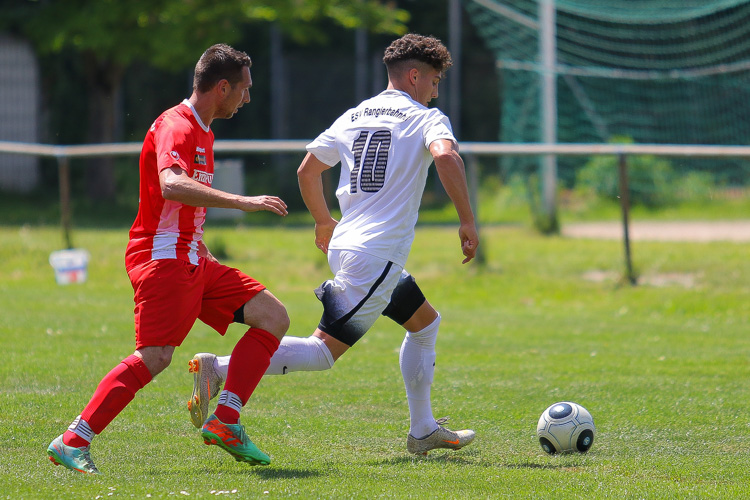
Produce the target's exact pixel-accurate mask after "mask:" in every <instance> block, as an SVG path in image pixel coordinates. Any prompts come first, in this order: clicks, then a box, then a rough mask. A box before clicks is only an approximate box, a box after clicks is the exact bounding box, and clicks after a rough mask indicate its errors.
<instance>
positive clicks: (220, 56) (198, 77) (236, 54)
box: [193, 43, 253, 92]
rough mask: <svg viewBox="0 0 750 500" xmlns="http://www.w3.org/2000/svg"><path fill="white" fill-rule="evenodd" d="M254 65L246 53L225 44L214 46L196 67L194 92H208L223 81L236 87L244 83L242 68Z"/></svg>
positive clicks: (204, 54)
mask: <svg viewBox="0 0 750 500" xmlns="http://www.w3.org/2000/svg"><path fill="white" fill-rule="evenodd" d="M252 65H253V62H252V61H251V60H250V56H248V55H247V54H245V53H244V52H241V51H239V50H236V49H233V48H232V47H230V46H229V45H227V44H225V43H217V44H216V45H212V46H210V47H209V48H208V49H206V51H205V52H204V53H203V55H202V56H201V58H200V59H198V64H196V65H195V76H194V77H193V90H197V91H198V92H208V91H209V90H211V89H212V88H213V87H214V86H215V85H216V84H217V83H219V81H221V80H227V81H228V82H229V83H230V84H231V85H235V84H236V83H238V82H241V81H242V68H244V67H245V66H247V67H248V68H249V67H250V66H252Z"/></svg>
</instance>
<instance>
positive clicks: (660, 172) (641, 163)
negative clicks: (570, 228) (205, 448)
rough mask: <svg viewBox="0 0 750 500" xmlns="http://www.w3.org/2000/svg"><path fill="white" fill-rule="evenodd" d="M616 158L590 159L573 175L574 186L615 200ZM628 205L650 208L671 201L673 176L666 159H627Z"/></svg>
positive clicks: (616, 189) (618, 190) (650, 156)
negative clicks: (574, 178) (574, 176)
mask: <svg viewBox="0 0 750 500" xmlns="http://www.w3.org/2000/svg"><path fill="white" fill-rule="evenodd" d="M614 142H618V143H628V144H629V143H632V142H633V141H632V139H629V138H624V139H623V138H619V139H617V140H615V141H614ZM618 163H619V158H618V157H617V156H614V155H607V156H594V157H592V158H591V160H589V161H588V162H587V163H586V164H585V165H584V166H583V167H582V168H581V169H580V170H579V171H578V174H577V175H576V186H577V187H578V188H580V189H584V190H587V191H592V192H594V193H595V194H596V195H598V196H601V197H603V198H608V199H612V200H617V199H618V198H619V196H620V187H619V173H618ZM627 169H628V185H629V187H630V202H631V204H633V205H644V206H647V207H650V208H654V207H659V206H664V205H668V204H670V203H671V202H672V201H674V199H675V189H674V181H675V174H674V170H673V168H672V164H671V163H670V161H669V160H667V159H666V158H661V157H657V156H653V155H631V156H628V157H627Z"/></svg>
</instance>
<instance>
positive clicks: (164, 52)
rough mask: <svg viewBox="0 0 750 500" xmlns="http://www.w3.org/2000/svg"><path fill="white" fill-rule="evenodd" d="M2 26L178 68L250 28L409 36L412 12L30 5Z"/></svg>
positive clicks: (346, 6) (15, 6)
mask: <svg viewBox="0 0 750 500" xmlns="http://www.w3.org/2000/svg"><path fill="white" fill-rule="evenodd" d="M5 12H6V15H5V20H4V21H0V23H2V24H5V26H6V27H9V28H11V29H13V30H14V31H17V32H19V33H20V34H22V35H23V36H25V37H26V38H28V39H29V40H31V41H32V43H33V44H34V45H35V46H36V48H37V50H38V51H39V52H40V53H42V54H49V53H59V52H61V51H63V50H66V49H72V50H74V51H76V52H80V53H81V54H89V55H90V56H92V57H93V58H94V59H95V60H97V61H100V62H101V61H107V63H108V65H110V66H119V67H127V66H128V65H129V64H130V63H132V62H134V61H143V62H147V63H149V64H152V65H154V66H156V67H159V68H165V69H176V68H181V67H185V66H186V65H190V64H192V63H194V62H195V60H196V58H197V56H196V53H198V54H199V53H200V52H202V50H203V49H205V48H206V47H208V46H209V45H211V44H213V43H216V42H225V43H230V44H231V43H233V42H235V41H237V40H238V39H239V38H240V37H241V34H242V29H243V28H244V27H245V26H246V25H249V24H253V23H260V22H274V23H278V25H279V26H280V28H281V29H282V31H283V32H284V33H285V34H286V35H287V36H290V37H291V38H293V39H295V40H298V41H306V40H314V39H317V40H321V39H324V38H325V31H324V29H323V28H321V22H322V21H324V20H331V21H333V22H335V23H338V24H340V25H341V26H343V27H345V28H363V29H367V30H368V31H371V32H375V33H393V34H400V33H403V32H405V31H406V26H405V23H406V21H407V20H408V18H409V15H408V13H407V12H406V11H404V10H401V9H397V8H396V7H395V4H394V3H393V2H382V1H378V0H358V1H351V0H222V1H221V2H216V1H215V0H127V1H122V0H66V1H64V2H63V1H60V0H25V1H23V2H17V1H15V2H12V4H11V5H10V6H8V7H7V8H6V9H5Z"/></svg>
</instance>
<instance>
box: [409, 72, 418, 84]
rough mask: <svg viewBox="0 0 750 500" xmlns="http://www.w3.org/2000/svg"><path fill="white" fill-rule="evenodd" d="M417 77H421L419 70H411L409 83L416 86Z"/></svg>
mask: <svg viewBox="0 0 750 500" xmlns="http://www.w3.org/2000/svg"><path fill="white" fill-rule="evenodd" d="M417 76H419V70H418V69H417V68H411V69H410V70H409V83H411V84H412V85H415V84H416V83H417Z"/></svg>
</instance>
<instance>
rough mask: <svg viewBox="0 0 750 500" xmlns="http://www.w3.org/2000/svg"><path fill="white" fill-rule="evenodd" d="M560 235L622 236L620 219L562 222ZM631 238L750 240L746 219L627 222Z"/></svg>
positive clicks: (749, 223) (640, 239) (617, 237)
mask: <svg viewBox="0 0 750 500" xmlns="http://www.w3.org/2000/svg"><path fill="white" fill-rule="evenodd" d="M562 234H563V236H568V237H571V238H590V239H622V237H623V227H622V223H621V222H580V223H572V224H564V225H563V227H562ZM630 239H631V240H633V241H737V242H747V241H750V220H735V221H679V222H666V221H665V222H654V221H650V222H638V221H635V222H633V221H631V222H630Z"/></svg>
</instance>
